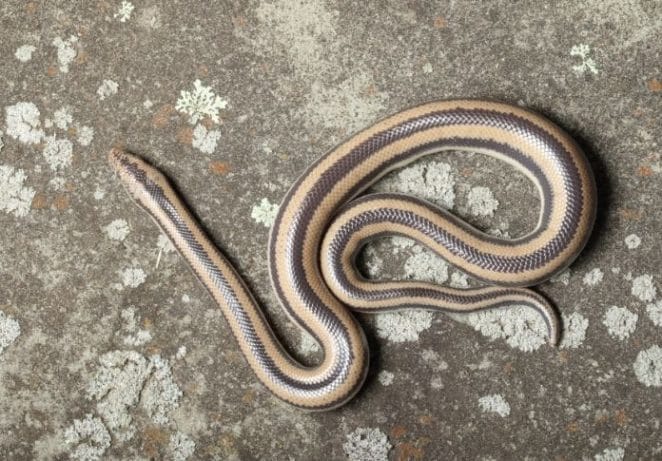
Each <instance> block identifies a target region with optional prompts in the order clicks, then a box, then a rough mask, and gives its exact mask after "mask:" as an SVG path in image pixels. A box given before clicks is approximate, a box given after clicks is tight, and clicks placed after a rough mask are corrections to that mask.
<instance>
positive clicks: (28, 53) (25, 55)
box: [14, 45, 37, 62]
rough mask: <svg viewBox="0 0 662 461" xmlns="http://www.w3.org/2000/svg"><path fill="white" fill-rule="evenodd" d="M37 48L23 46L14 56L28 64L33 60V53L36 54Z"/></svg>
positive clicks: (17, 49)
mask: <svg viewBox="0 0 662 461" xmlns="http://www.w3.org/2000/svg"><path fill="white" fill-rule="evenodd" d="M36 50H37V48H36V47H35V46H34V45H21V46H19V47H18V48H16V52H15V53H14V56H15V57H16V59H18V60H19V61H21V62H28V61H29V60H30V59H32V53H34V52H35V51H36Z"/></svg>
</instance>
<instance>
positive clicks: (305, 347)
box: [299, 330, 320, 355]
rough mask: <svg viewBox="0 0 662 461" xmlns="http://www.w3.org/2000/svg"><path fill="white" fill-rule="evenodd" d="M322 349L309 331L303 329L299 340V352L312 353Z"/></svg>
mask: <svg viewBox="0 0 662 461" xmlns="http://www.w3.org/2000/svg"><path fill="white" fill-rule="evenodd" d="M319 350H320V346H319V344H317V341H315V338H313V337H312V336H311V335H310V334H309V333H308V332H307V331H303V330H302V331H301V339H300V340H299V352H301V353H302V354H303V355H310V354H313V353H316V352H318V351H319Z"/></svg>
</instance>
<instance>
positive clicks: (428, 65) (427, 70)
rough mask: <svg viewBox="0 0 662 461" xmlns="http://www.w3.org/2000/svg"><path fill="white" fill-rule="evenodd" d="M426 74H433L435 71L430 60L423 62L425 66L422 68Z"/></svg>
mask: <svg viewBox="0 0 662 461" xmlns="http://www.w3.org/2000/svg"><path fill="white" fill-rule="evenodd" d="M421 70H422V71H423V73H424V74H431V73H432V71H433V68H432V64H431V63H429V62H426V63H425V64H423V68H422V69H421Z"/></svg>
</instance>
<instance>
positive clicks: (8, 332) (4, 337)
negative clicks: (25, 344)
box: [0, 311, 21, 354]
mask: <svg viewBox="0 0 662 461" xmlns="http://www.w3.org/2000/svg"><path fill="white" fill-rule="evenodd" d="M20 334H21V326H20V325H19V323H18V322H17V321H16V320H15V319H13V318H12V317H10V316H8V315H5V313H4V312H2V311H0V354H2V353H3V351H4V350H5V349H6V348H7V347H9V346H10V345H11V344H12V343H13V342H14V341H16V338H18V337H19V336H20Z"/></svg>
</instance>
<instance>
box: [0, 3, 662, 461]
mask: <svg viewBox="0 0 662 461" xmlns="http://www.w3.org/2000/svg"><path fill="white" fill-rule="evenodd" d="M661 18H662V3H660V2H659V1H655V0H590V1H561V2H540V1H518V2H511V1H507V0H497V1H491V2H481V3H477V2H471V1H467V0H458V1H445V2H432V1H420V2H415V1H407V2H403V1H376V2H350V1H335V2H334V1H329V0H297V1H289V0H276V1H269V2H267V1H264V2H259V1H252V2H193V1H169V2H158V1H154V0H146V1H137V0H132V1H131V2H128V1H119V0H100V1H93V2H83V1H66V2H65V1H50V2H45V1H44V2H36V1H18V0H5V1H3V2H1V3H0V36H1V38H2V39H1V40H0V53H1V56H2V59H1V60H0V76H1V77H2V83H0V228H1V229H2V232H0V458H2V459H16V460H24V459H25V460H28V459H37V460H51V459H76V460H95V459H117V460H128V459H132V460H146V459H174V460H186V459H191V460H193V459H205V460H206V459H212V460H214V459H215V460H252V459H296V460H309V459H329V460H342V459H352V460H383V459H392V460H422V459H429V460H437V459H469V460H508V459H525V460H559V461H560V460H577V459H585V460H591V459H595V460H621V459H628V460H629V459H632V460H634V459H660V458H661V457H662V437H661V432H660V419H661V418H662V400H661V399H660V395H661V394H660V393H661V392H662V269H661V267H662V251H661V250H662V244H661V243H660V242H661V240H660V239H661V237H660V231H662V201H661V200H660V193H661V192H662V135H661V130H660V126H661V122H662V66H661V63H662V53H661V49H662V47H661V45H660V44H661V43H662V19H661ZM458 97H479V98H491V99H497V100H502V101H506V102H510V103H514V104H520V105H522V106H526V107H529V108H532V109H534V110H536V111H539V112H541V113H543V114H545V115H546V116H548V117H550V118H551V119H552V120H554V121H556V122H557V123H559V124H560V125H561V126H563V127H564V128H565V129H566V130H568V131H569V132H570V133H571V134H572V135H573V136H574V137H575V138H576V139H577V141H578V142H579V143H580V144H581V145H582V146H583V148H584V149H585V150H586V153H587V155H588V157H589V159H590V162H591V164H592V166H593V168H594V170H595V174H596V177H597V179H598V188H599V191H600V205H599V216H598V221H597V224H596V229H595V232H594V233H593V236H592V238H591V241H590V243H589V245H588V247H587V249H586V251H585V252H584V253H583V254H582V255H581V256H580V258H579V259H578V260H577V261H576V263H575V264H573V266H572V267H571V269H570V270H569V271H568V272H565V273H563V274H561V275H560V276H558V277H556V278H555V279H554V280H552V281H550V282H546V283H544V284H543V285H541V286H540V287H539V290H540V292H542V293H544V294H545V295H546V296H548V297H549V298H550V299H551V300H553V302H554V303H555V304H556V305H557V306H558V308H559V311H560V312H561V313H562V315H563V319H564V327H565V332H564V338H563V342H562V344H561V346H560V347H559V348H557V349H554V348H551V347H548V346H546V345H545V344H544V341H545V338H544V329H542V326H541V324H540V320H539V318H537V317H536V315H534V314H533V313H531V312H528V311H526V310H525V309H521V308H517V307H514V308H512V309H505V310H502V311H498V312H491V313H483V314H476V315H473V316H468V317H467V316H454V317H453V318H451V317H449V316H444V315H437V314H432V313H429V312H401V313H397V314H389V315H380V316H377V317H376V318H371V317H368V316H361V317H360V320H361V322H362V323H363V324H364V325H365V328H366V331H367V335H368V337H369V342H370V345H371V355H372V362H371V368H370V373H369V376H368V379H367V382H366V384H365V386H364V388H363V389H362V391H361V392H360V393H359V394H358V395H357V396H356V398H355V399H354V400H352V401H351V402H350V403H349V404H348V405H346V406H344V407H342V408H340V409H338V410H335V411H332V412H328V413H302V412H301V411H299V410H296V409H293V408H290V407H289V406H287V405H285V404H283V403H281V402H280V401H277V400H276V399H275V398H274V397H272V396H271V395H270V394H269V393H268V392H267V391H266V390H265V389H264V388H263V387H262V386H261V385H260V384H259V383H258V382H257V381H256V378H255V377H254V376H253V374H252V372H251V371H250V370H249V369H248V367H247V366H246V364H245V362H244V360H243V358H242V356H241V355H240V353H239V349H238V347H237V345H236V344H235V342H234V339H233V338H232V337H231V336H230V335H229V333H228V329H227V327H226V324H225V322H224V320H223V318H222V317H221V315H220V313H219V310H218V309H217V308H216V307H215V306H214V305H213V303H212V301H211V299H210V298H209V296H208V295H207V293H206V292H205V291H204V289H203V288H202V286H201V285H200V284H199V283H198V282H197V281H196V279H195V278H194V276H193V275H192V273H191V272H190V271H189V269H188V268H187V266H186V264H185V263H184V261H183V260H182V259H181V258H180V257H179V256H178V254H177V253H176V252H175V251H173V248H172V246H171V245H170V243H169V242H168V240H167V239H166V238H164V236H162V235H161V234H160V231H159V230H158V228H157V227H156V226H155V225H154V223H153V222H152V221H151V220H150V218H149V217H148V216H147V215H146V214H145V213H144V212H142V211H141V210H140V209H139V208H137V207H136V206H134V204H133V203H132V202H131V200H130V199H129V197H128V196H127V195H126V194H125V193H124V191H123V190H122V188H121V186H120V184H119V183H118V181H117V180H116V179H115V178H114V177H113V174H112V173H111V171H110V169H109V167H108V166H107V163H106V154H107V152H108V151H109V149H110V148H111V147H112V146H123V147H126V148H127V149H129V150H131V151H133V152H135V153H137V154H139V155H142V156H144V157H145V158H147V159H149V160H150V161H151V162H152V163H154V164H155V165H157V166H158V167H159V168H161V169H162V170H163V171H165V172H166V173H167V174H168V175H169V176H170V177H171V178H173V180H174V182H175V183H176V185H177V187H178V189H179V190H180V191H181V193H182V195H183V196H184V197H185V199H186V201H187V202H188V203H189V204H190V205H191V206H192V207H193V209H194V210H195V213H196V214H197V216H198V217H199V218H200V219H201V221H202V222H203V223H204V226H205V227H206V228H207V229H208V230H209V232H210V234H211V235H212V236H213V238H214V239H215V241H216V242H218V244H219V246H220V247H222V248H223V250H224V251H225V252H226V253H227V254H228V255H229V256H230V258H231V259H232V260H233V261H234V262H235V263H236V265H237V267H238V268H239V270H240V271H241V273H242V274H243V275H245V277H246V280H247V281H248V283H249V285H250V286H251V287H252V288H253V289H254V291H255V293H256V296H257V298H258V299H259V300H260V301H261V302H262V304H263V305H264V306H265V310H266V312H267V315H268V317H269V318H270V319H271V320H272V321H273V323H274V325H275V329H276V330H277V332H278V334H279V335H280V336H282V338H283V341H284V342H285V344H286V345H287V347H288V348H290V349H291V350H292V351H293V353H294V354H295V355H296V356H297V357H298V358H300V359H301V360H303V361H304V362H306V363H315V362H316V361H317V360H319V359H320V351H319V350H318V347H317V345H316V343H315V342H314V341H313V340H311V338H309V337H307V336H305V335H302V333H301V332H300V331H299V330H298V329H297V328H295V327H294V326H293V325H292V324H291V323H290V322H289V321H288V320H287V319H286V316H285V315H284V314H283V313H282V312H281V310H280V308H279V307H278V304H277V302H276V299H275V297H274V295H273V294H272V292H271V289H270V284H269V277H268V273H267V264H266V243H267V235H268V227H269V225H270V224H271V222H272V220H273V216H274V214H275V212H276V211H277V209H278V203H279V201H280V198H281V197H282V196H283V195H284V194H285V192H286V191H287V189H288V187H289V185H290V184H292V182H293V181H294V180H295V179H296V177H297V175H298V174H299V173H300V172H301V171H302V170H303V169H305V168H306V166H307V165H309V164H310V163H311V162H312V161H314V159H315V158H317V157H318V156H319V155H320V154H322V153H324V152H325V151H327V150H328V149H330V148H331V147H333V146H334V145H335V144H337V143H338V142H340V141H342V140H343V139H345V138H346V137H347V136H349V135H351V134H352V133H353V132H355V131H356V130H358V129H360V128H362V127H365V126H367V125H369V124H371V123H373V122H374V121H376V120H378V119H379V118H381V117H383V116H386V115H389V114H392V113H394V112H397V111H399V110H401V109H403V108H406V107H408V106H412V105H415V104H418V103H421V102H424V101H428V100H433V99H445V98H458ZM376 188H377V189H381V190H398V191H403V192H407V193H411V194H414V195H418V196H421V197H424V198H427V199H428V200H431V201H433V202H435V203H437V204H439V205H440V206H443V207H446V208H449V209H452V210H453V211H454V212H455V213H457V214H458V215H460V216H462V217H464V218H465V219H466V220H467V221H469V222H470V223H472V224H474V225H475V226H477V227H479V228H481V229H483V230H485V231H488V232H490V233H493V234H495V235H500V236H503V237H516V236H518V235H523V234H524V233H526V232H527V231H528V230H529V229H531V228H532V227H533V226H534V225H535V223H536V220H537V214H538V199H537V195H536V190H535V187H534V186H533V185H532V184H531V183H530V182H529V181H528V180H527V179H526V178H525V177H524V176H523V175H521V174H520V173H518V172H516V171H514V170H513V169H512V168H511V167H509V166H508V165H504V164H502V163H500V162H498V161H496V160H493V159H490V158H486V157H484V156H481V155H479V154H473V155H472V154H466V153H465V154H461V153H446V154H440V155H435V156H431V157H430V158H427V159H425V160H423V161H420V162H418V163H416V164H414V165H412V166H410V167H408V168H406V169H404V170H401V171H398V172H394V173H392V174H391V175H390V176H388V177H386V178H384V180H383V181H382V182H381V183H380V184H378V185H376ZM361 267H362V270H363V271H364V272H365V273H366V275H368V276H370V277H374V278H385V279H388V278H411V279H426V280H436V281H438V282H440V283H446V284H450V285H453V286H458V287H467V286H474V285H476V283H475V282H474V281H472V280H471V279H470V278H467V276H466V275H465V274H463V273H462V272H461V271H459V270H457V269H456V268H453V267H451V266H449V265H447V264H446V263H445V262H443V261H442V260H440V259H438V258H437V257H436V256H434V255H432V254H430V253H429V252H428V251H427V250H426V249H424V248H421V247H419V246H418V245H415V244H413V243H412V242H410V241H408V240H406V239H403V238H396V239H393V238H389V239H384V240H380V241H378V242H375V243H373V244H371V245H370V246H369V247H368V248H367V249H366V250H365V252H364V254H363V257H362V258H361Z"/></svg>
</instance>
